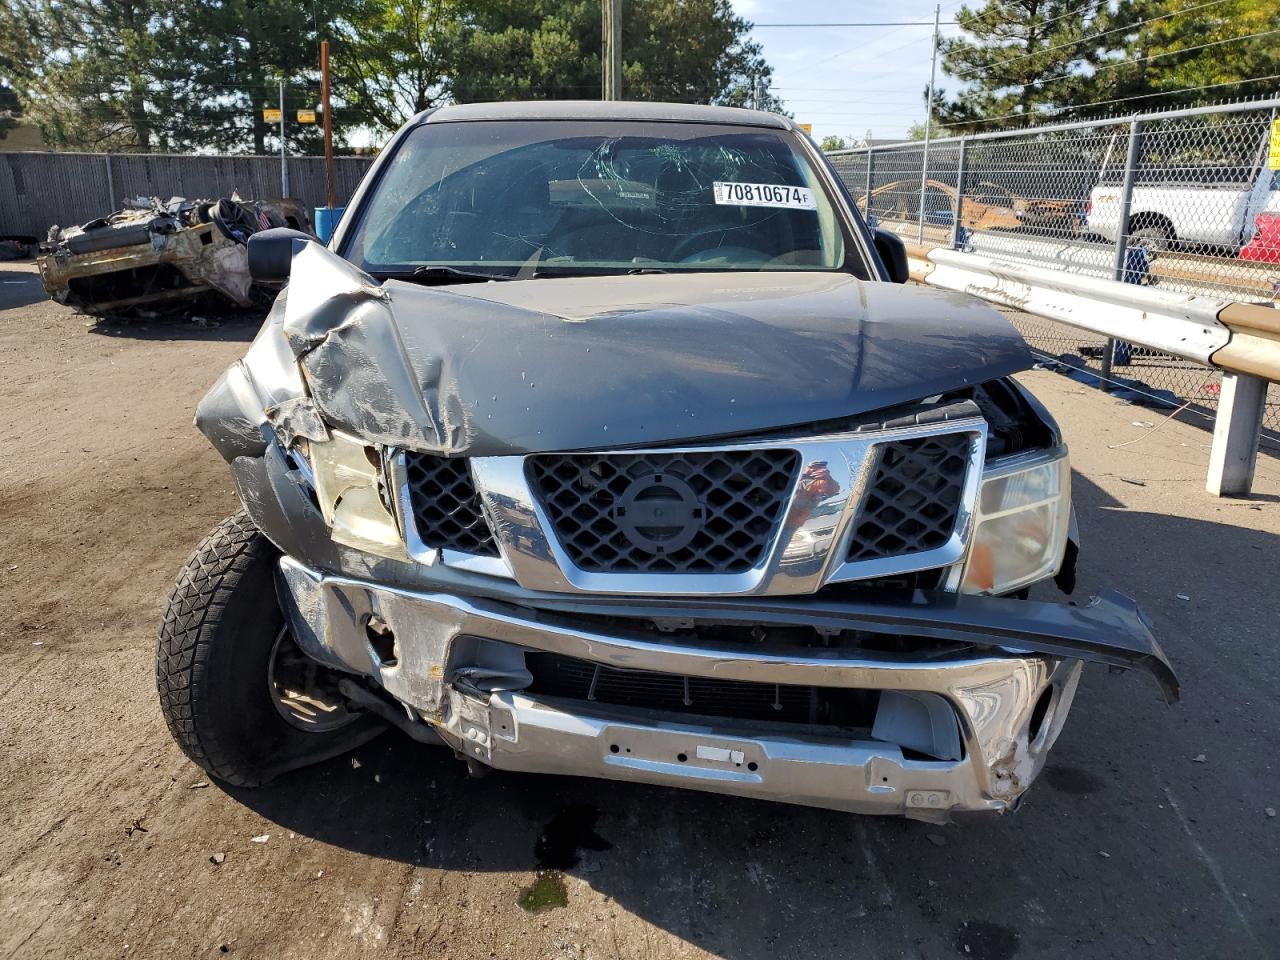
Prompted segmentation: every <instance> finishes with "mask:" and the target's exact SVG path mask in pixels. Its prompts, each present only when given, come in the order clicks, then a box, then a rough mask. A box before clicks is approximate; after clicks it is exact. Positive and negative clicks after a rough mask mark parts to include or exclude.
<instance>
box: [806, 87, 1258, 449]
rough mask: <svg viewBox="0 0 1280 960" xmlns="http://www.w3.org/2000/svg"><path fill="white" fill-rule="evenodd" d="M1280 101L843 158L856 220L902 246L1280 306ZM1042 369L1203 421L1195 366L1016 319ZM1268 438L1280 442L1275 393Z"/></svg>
mask: <svg viewBox="0 0 1280 960" xmlns="http://www.w3.org/2000/svg"><path fill="white" fill-rule="evenodd" d="M1278 107H1280V99H1271V100H1261V101H1254V102H1247V103H1238V104H1224V105H1218V106H1214V107H1206V108H1200V109H1193V110H1178V111H1169V112H1166V113H1154V114H1141V115H1137V116H1134V117H1127V118H1123V119H1108V120H1097V121H1089V122H1084V123H1076V124H1059V125H1053V126H1047V127H1040V128H1036V129H1032V130H1028V131H1019V132H1011V133H994V134H978V135H973V136H966V137H954V138H947V139H943V140H935V141H933V142H932V143H930V144H929V145H928V146H927V147H926V145H925V144H924V143H923V142H922V141H917V142H911V143H904V144H897V145H893V146H881V147H873V148H863V149H859V150H843V151H835V152H833V153H830V154H829V155H828V156H829V158H830V160H831V163H832V165H833V166H834V167H835V169H836V171H837V173H839V175H840V177H841V178H842V179H843V180H844V182H845V185H846V186H847V187H848V189H849V191H850V193H851V194H852V195H853V197H854V199H855V201H856V202H857V204H858V206H859V209H860V210H861V211H862V213H863V215H864V216H866V217H867V219H868V220H869V221H870V222H872V223H874V224H876V225H877V226H879V227H882V228H885V229H889V230H892V231H893V232H895V233H897V234H899V235H900V236H902V237H903V239H905V240H907V241H908V242H913V243H917V244H921V245H924V246H928V247H937V246H945V247H950V248H953V249H961V250H966V251H971V252H974V253H982V254H988V255H993V256H999V257H1001V258H1002V259H1005V260H1012V261H1016V262H1022V263H1029V264H1035V265H1042V266H1051V267H1053V268H1054V269H1059V270H1066V271H1070V272H1073V273H1079V274H1082V275H1087V276H1095V277H1102V278H1107V279H1114V280H1119V281H1122V282H1126V283H1138V284H1145V285H1153V286H1158V287H1160V288H1162V289H1167V290H1172V291H1177V292H1183V293H1190V294H1197V295H1202V296H1212V297H1218V298H1223V299H1230V300H1237V301H1241V302H1245V303H1262V304H1270V305H1276V306H1280V172H1277V171H1275V170H1272V169H1270V168H1269V167H1268V156H1269V148H1270V146H1271V144H1272V142H1273V138H1277V139H1280V134H1277V133H1275V132H1274V131H1275V129H1276V126H1275V124H1276V116H1277V108H1278ZM1012 319H1014V320H1015V325H1017V326H1019V328H1020V329H1021V330H1022V331H1023V334H1024V335H1025V336H1026V337H1027V339H1028V341H1029V342H1030V343H1031V344H1032V346H1033V347H1035V348H1036V349H1037V352H1039V353H1040V354H1041V355H1042V356H1044V357H1046V358H1049V359H1052V360H1053V361H1054V362H1056V363H1058V364H1060V365H1062V366H1066V367H1071V368H1074V369H1077V370H1079V371H1081V375H1082V376H1088V375H1089V374H1088V373H1086V371H1091V372H1092V375H1093V376H1095V377H1098V378H1101V379H1103V380H1106V381H1110V382H1112V383H1114V385H1115V387H1116V388H1117V389H1120V390H1128V391H1130V392H1132V393H1133V394H1134V395H1135V396H1140V397H1145V398H1146V399H1147V401H1148V402H1155V403H1157V404H1166V405H1168V406H1170V407H1173V408H1176V407H1177V406H1180V405H1182V404H1190V407H1189V409H1192V410H1197V411H1201V412H1204V413H1206V414H1207V415H1209V416H1212V413H1213V411H1214V410H1215V409H1216V406H1217V397H1218V393H1219V390H1220V376H1219V375H1218V374H1217V373H1216V371H1213V370H1211V369H1209V368H1207V367H1203V366H1200V365H1199V364H1196V363H1192V362H1190V361H1186V360H1181V359H1178V358H1175V357H1170V356H1168V355H1165V354H1161V353H1158V352H1156V351H1152V350H1148V349H1146V348H1142V347H1137V346H1134V345H1131V344H1127V343H1120V342H1116V343H1113V344H1110V345H1109V344H1108V342H1107V341H1106V339H1105V338H1103V337H1099V336H1093V335H1091V334H1089V333H1087V332H1083V331H1080V330H1077V329H1075V328H1071V327H1067V326H1064V325H1062V324H1057V323H1053V322H1051V321H1048V320H1040V319H1038V318H1034V317H1029V316H1027V315H1026V314H1021V313H1018V314H1016V315H1015V316H1014V317H1013V318H1012ZM1265 426H1266V428H1267V431H1268V432H1269V433H1270V436H1269V437H1268V439H1270V440H1273V441H1274V440H1275V438H1276V436H1277V435H1280V434H1277V432H1280V391H1278V390H1277V388H1276V387H1275V386H1274V385H1273V386H1272V388H1271V393H1270V395H1269V402H1268V405H1267V411H1266V417H1265Z"/></svg>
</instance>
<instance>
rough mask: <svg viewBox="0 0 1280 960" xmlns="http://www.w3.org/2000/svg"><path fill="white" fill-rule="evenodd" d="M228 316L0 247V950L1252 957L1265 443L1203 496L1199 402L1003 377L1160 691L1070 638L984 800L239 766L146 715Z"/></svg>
mask: <svg viewBox="0 0 1280 960" xmlns="http://www.w3.org/2000/svg"><path fill="white" fill-rule="evenodd" d="M252 334H253V330H252V328H251V327H249V326H246V325H243V324H237V325H227V326H222V327H216V328H212V327H196V326H191V325H181V326H179V325H161V324H151V325H147V326H142V327H137V326H134V327H128V328H123V329H121V328H116V327H108V328H98V329H93V328H90V327H88V326H86V324H85V323H84V321H83V319H82V318H79V317H76V316H74V315H72V314H71V313H70V312H69V311H67V310H65V309H63V308H60V307H57V306H55V305H53V304H50V303H48V302H46V301H45V300H44V299H43V295H42V292H41V290H40V287H39V284H38V282H37V281H36V280H35V279H34V275H33V272H32V269H31V267H30V266H29V265H13V264H6V265H3V266H0V518H3V520H2V522H0V956H3V957H21V958H35V957H57V958H64V957H95V958H104V957H164V958H178V957H206V956H224V955H232V956H244V957H270V958H293V957H297V958H304V957H317V956H325V957H335V958H337V957H343V958H345V957H366V956H368V957H375V956H376V957H422V956H429V957H451V958H452V957H458V958H471V957H479V958H487V957H504V958H505V957H514V958H535V957H538V958H542V957H546V958H560V957H563V958H605V957H625V958H664V957H706V956H718V957H729V958H775V957H875V958H890V957H929V958H941V957H953V956H959V957H969V958H974V960H1002V958H1012V957H1072V958H1092V957H1117V956H1122V957H1153V958H1169V957H1186V958H1196V960H1199V958H1205V957H1267V956H1272V957H1274V956H1277V953H1276V943H1277V942H1280V893H1278V892H1277V891H1280V818H1277V817H1275V815H1274V811H1275V809H1276V808H1280V773H1278V770H1277V760H1276V759H1275V758H1276V752H1275V743H1276V740H1277V736H1278V735H1280V698H1278V697H1277V694H1276V691H1277V689H1278V688H1280V669H1278V668H1277V664H1276V656H1277V653H1276V651H1277V644H1276V639H1277V626H1276V625H1277V622H1280V591H1277V590H1276V587H1275V583H1276V560H1277V557H1278V556H1280V553H1278V551H1277V546H1278V544H1280V462H1278V461H1276V460H1272V459H1266V460H1264V461H1263V463H1262V464H1261V465H1260V472H1261V476H1260V478H1259V482H1258V487H1257V489H1258V493H1257V495H1256V496H1255V497H1254V498H1253V499H1251V500H1249V501H1247V502H1246V501H1217V500H1214V499H1211V498H1210V497H1209V496H1208V495H1207V494H1205V493H1204V492H1203V478H1204V465H1205V463H1206V461H1207V457H1208V442H1209V438H1208V435H1207V434H1206V433H1205V432H1204V431H1203V430H1200V429H1197V428H1195V427H1193V426H1190V425H1187V424H1183V423H1179V422H1177V421H1169V422H1167V423H1162V422H1161V421H1162V415H1161V414H1156V413H1152V412H1151V411H1149V410H1144V409H1143V408H1140V407H1132V406H1126V405H1122V404H1120V403H1118V402H1116V401H1114V400H1112V399H1110V398H1108V397H1106V396H1104V395H1102V394H1100V393H1098V392H1096V391H1093V390H1091V389H1088V388H1086V387H1084V386H1081V385H1080V384H1077V383H1074V382H1072V381H1070V380H1068V379H1065V378H1063V377H1059V376H1057V375H1054V374H1050V373H1044V372H1032V373H1029V374H1027V375H1026V380H1027V382H1028V383H1030V384H1031V385H1032V387H1033V389H1035V390H1036V391H1037V392H1038V393H1039V395H1040V396H1041V397H1042V398H1043V399H1044V400H1045V401H1046V403H1047V404H1048V405H1049V406H1050V407H1051V408H1052V409H1053V411H1054V413H1055V414H1056V415H1057V416H1058V417H1059V418H1060V419H1061V421H1062V423H1063V426H1064V429H1065V431H1066V434H1067V437H1068V440H1069V441H1070V442H1071V443H1072V446H1073V454H1074V462H1075V465H1076V469H1077V475H1076V481H1075V495H1076V502H1077V506H1078V509H1079V514H1080V527H1081V530H1082V533H1083V537H1084V542H1085V546H1084V556H1083V561H1082V568H1081V591H1082V592H1083V593H1085V594H1087V593H1088V592H1091V591H1096V590H1098V589H1101V588H1104V587H1118V588H1122V589H1124V590H1126V591H1127V592H1130V593H1132V594H1133V595H1135V596H1137V597H1138V598H1139V600H1140V602H1142V603H1143V604H1144V606H1145V607H1146V608H1147V610H1148V611H1149V612H1150V613H1151V615H1152V617H1153V618H1154V620H1155V622H1156V626H1157V628H1158V632H1159V634H1160V636H1161V638H1162V640H1163V642H1164V644H1165V647H1166V650H1167V651H1168V653H1169V655H1170V657H1171V658H1172V660H1173V661H1174V664H1175V666H1176V667H1177V669H1178V671H1179V674H1180V676H1181V679H1182V685H1183V692H1184V696H1183V700H1182V702H1181V703H1180V704H1178V705H1176V706H1174V707H1166V706H1165V705H1164V704H1163V702H1162V701H1161V699H1160V698H1159V696H1158V693H1157V690H1156V688H1155V685H1154V684H1153V683H1151V682H1150V681H1149V680H1148V679H1146V678H1145V677H1143V676H1140V675H1136V674H1126V675H1111V674H1109V673H1108V672H1107V671H1106V670H1105V669H1102V668H1097V667H1092V666H1091V667H1089V668H1088V669H1087V670H1086V673H1085V678H1084V682H1083V685H1082V687H1081V691H1080V693H1079V695H1078V696H1077V698H1076V705H1075V709H1074V711H1073V715H1072V717H1071V719H1070V722H1069V723H1068V725H1067V728H1066V731H1065V733H1064V734H1063V736H1062V739H1061V740H1060V741H1059V744H1058V746H1057V747H1056V750H1055V754H1054V756H1053V758H1052V759H1051V761H1050V766H1049V768H1048V769H1047V770H1046V772H1045V774H1044V776H1043V777H1042V778H1041V780H1040V782H1038V783H1037V784H1036V786H1035V787H1033V789H1032V791H1031V793H1030V795H1029V797H1028V800H1027V802H1026V804H1025V805H1024V807H1023V809H1022V810H1020V811H1019V812H1018V813H1017V814H1016V815H1015V816H1012V817H1009V818H1003V819H999V818H992V819H981V820H967V821H965V822H962V823H959V824H956V825H951V826H947V827H936V826H927V825H922V824H916V823H910V822H906V821H899V820H880V819H871V818H858V817H852V816H846V815H842V814H836V813H828V812H824V811H818V810H807V809H801V808H790V807H783V806H775V805H770V804H765V803H760V802H754V801H746V800H733V799H725V798H720V797H712V796H707V795H700V794H695V793H684V792H679V791H675V790H669V789H659V788H653V787H645V786H633V785H617V784H608V783H602V782H594V781H586V780H573V779H565V778H552V777H535V776H516V775H502V774H495V775H494V776H491V777H488V778H486V779H483V780H469V779H468V778H467V777H466V775H465V772H464V770H463V768H462V766H461V765H460V764H459V763H458V762H457V761H455V760H454V759H453V758H452V756H451V755H449V754H447V753H446V752H444V751H441V750H438V749H436V750H433V749H431V748H428V747H422V746H418V745H415V744H413V743H410V742H408V741H407V740H406V739H404V738H402V737H399V736H395V735H387V736H384V737H382V738H380V739H378V740H376V741H374V742H373V743H371V744H369V745H367V746H366V747H363V748H361V749H360V750H359V751H358V752H357V753H356V754H355V755H352V756H346V757H342V758H339V759H337V760H334V761H332V762H330V763H328V764H325V765H323V766H320V767H317V768H313V769H310V770H305V771H300V772H298V773H295V774H291V775H289V776H287V777H285V778H283V779H282V780H280V781H278V782H277V783H275V784H273V785H272V786H270V787H267V788H265V789H261V790H257V791H239V790H234V791H232V790H227V789H224V788H222V787H220V786H218V785H217V784H210V783H208V782H207V780H206V778H205V777H204V776H203V774H202V773H201V771H199V770H198V769H196V768H195V767H194V766H192V765H191V764H190V763H188V762H187V761H186V760H185V758H184V757H183V756H182V755H181V753H180V752H179V751H178V749H177V748H176V747H175V746H174V744H173V743H172V742H171V741H170V740H169V737H168V734H167V733H166V731H165V728H164V724H163V722H162V720H161V718H160V713H159V709H158V707H157V703H156V697H155V692H154V686H153V667H152V656H153V645H154V642H155V640H154V636H155V630H156V625H157V622H158V619H159V616H160V609H161V603H162V601H163V597H164V595H165V593H166V591H167V589H168V586H169V582H170V580H171V578H172V577H173V575H174V574H175V573H176V571H177V570H178V568H179V566H180V565H181V563H182V561H183V559H184V557H185V556H186V554H187V553H188V552H189V551H190V549H191V548H192V546H193V545H194V544H195V542H196V540H197V539H198V538H199V537H200V536H201V535H202V534H203V533H204V531H205V530H206V529H208V528H209V527H211V526H212V525H213V524H214V523H215V522H217V521H218V520H219V519H220V518H221V517H223V516H225V515H226V514H228V513H230V512H231V511H232V510H233V509H234V507H235V499H234V496H233V494H232V490H231V484H230V480H229V477H228V474H227V471H226V470H225V468H224V466H223V464H222V463H221V462H220V461H219V460H218V458H217V457H216V456H215V454H214V453H213V451H212V450H211V449H210V448H209V447H208V446H207V445H206V444H205V443H204V442H203V440H202V438H200V437H199V436H198V435H197V434H196V432H195V431H194V429H193V428H192V427H191V413H192V409H193V407H194V404H195V402H196V400H197V399H198V398H199V397H200V395H201V394H202V393H203V392H204V390H205V389H206V388H207V386H208V385H209V384H210V383H211V382H212V380H213V379H214V377H215V376H216V375H217V373H218V372H219V371H220V370H221V369H222V368H223V367H224V366H225V365H226V364H227V363H229V362H230V361H231V360H233V359H234V358H235V357H237V356H238V355H240V354H241V353H242V352H243V350H244V349H245V345H246V342H247V341H248V339H249V338H250V337H251V336H252ZM1145 424H1155V425H1157V426H1156V429H1154V430H1153V429H1152V427H1150V426H1147V425H1145ZM1050 595H1051V591H1049V592H1046V596H1050ZM263 837H265V838H266V839H265V841H264V842H254V839H255V838H258V839H261V838H263ZM522 902H523V903H524V905H525V906H530V905H534V904H541V905H543V906H544V907H545V909H543V910H541V911H538V912H530V911H528V910H526V909H525V906H522V905H521V904H522Z"/></svg>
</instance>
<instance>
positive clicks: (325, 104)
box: [320, 40, 338, 210]
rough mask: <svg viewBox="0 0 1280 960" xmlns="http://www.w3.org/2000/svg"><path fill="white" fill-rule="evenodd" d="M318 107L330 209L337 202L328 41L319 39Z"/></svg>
mask: <svg viewBox="0 0 1280 960" xmlns="http://www.w3.org/2000/svg"><path fill="white" fill-rule="evenodd" d="M320 109H322V110H323V111H324V190H325V199H326V202H327V204H328V206H329V209H330V210H332V209H333V208H334V207H336V206H337V205H338V204H337V202H336V201H335V199H334V195H333V194H334V186H333V116H332V113H333V111H332V110H330V109H329V41H328V40H321V41H320Z"/></svg>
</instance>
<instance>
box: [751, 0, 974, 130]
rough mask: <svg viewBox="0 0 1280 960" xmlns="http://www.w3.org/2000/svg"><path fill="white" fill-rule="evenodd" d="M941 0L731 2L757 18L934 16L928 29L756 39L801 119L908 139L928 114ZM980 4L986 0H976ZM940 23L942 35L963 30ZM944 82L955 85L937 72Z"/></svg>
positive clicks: (763, 34)
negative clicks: (928, 89)
mask: <svg viewBox="0 0 1280 960" xmlns="http://www.w3.org/2000/svg"><path fill="white" fill-rule="evenodd" d="M934 5H935V0H895V2H892V3H870V2H867V0H733V8H734V10H735V11H736V12H737V13H738V15H739V16H741V17H744V18H746V19H747V20H749V21H752V22H753V23H815V22H818V23H832V22H842V23H843V22H854V21H856V22H865V21H885V20H894V21H898V20H919V21H930V25H929V26H926V27H859V28H818V29H783V28H775V29H769V28H765V27H759V28H757V29H756V30H755V31H754V32H753V34H752V35H753V37H754V39H756V40H757V41H759V43H760V44H761V46H762V47H763V48H764V56H765V59H766V60H767V61H768V62H769V64H770V66H772V67H773V91H774V93H775V94H777V95H778V96H780V97H781V98H782V99H783V100H785V101H786V104H787V109H789V110H790V111H791V112H792V113H793V114H794V115H795V118H796V120H798V121H800V122H801V123H812V124H813V133H814V136H815V137H817V138H818V139H821V138H822V137H824V136H826V135H827V134H837V135H840V136H845V137H848V136H853V137H855V138H858V137H862V136H864V135H866V134H867V132H868V131H870V133H871V136H873V137H893V138H898V137H902V138H905V137H906V134H907V128H908V127H910V126H911V125H912V124H913V123H918V122H920V121H922V120H923V119H924V95H923V91H924V88H925V86H926V84H928V82H929V51H930V46H931V43H930V37H931V34H932V20H933V8H934ZM961 6H962V3H961V2H960V0H944V2H943V3H942V20H943V21H947V20H952V19H954V17H955V13H956V11H957V10H959V9H960V7H961ZM970 6H971V7H973V8H976V7H978V6H981V3H980V0H974V2H972V3H971V4H970ZM958 32H959V30H958V28H956V27H946V26H944V27H942V35H943V36H951V35H954V34H956V33H958ZM938 83H939V86H942V87H944V88H945V87H948V86H949V87H950V88H951V89H953V90H954V88H955V86H956V81H954V80H951V81H949V82H948V80H947V78H946V77H945V76H944V74H943V73H942V70H941V67H939V70H938Z"/></svg>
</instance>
